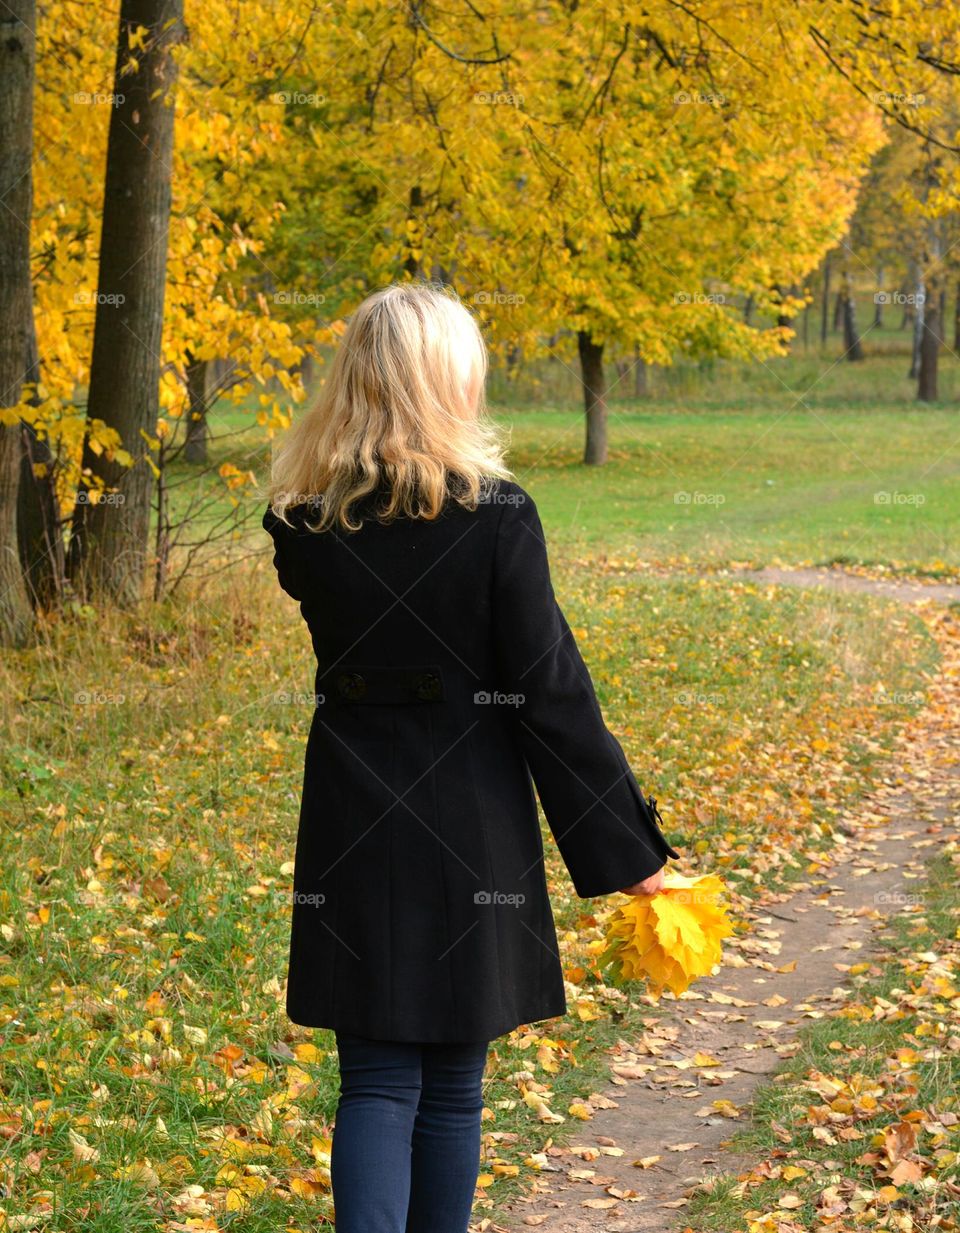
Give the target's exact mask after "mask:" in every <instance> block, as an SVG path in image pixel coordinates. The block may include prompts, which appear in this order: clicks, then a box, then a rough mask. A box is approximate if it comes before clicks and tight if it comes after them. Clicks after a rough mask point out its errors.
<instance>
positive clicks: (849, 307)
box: [840, 278, 863, 362]
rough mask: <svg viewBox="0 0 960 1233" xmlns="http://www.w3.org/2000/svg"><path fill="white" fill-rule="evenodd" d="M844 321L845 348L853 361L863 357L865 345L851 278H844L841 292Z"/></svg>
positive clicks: (846, 354) (847, 355) (849, 358)
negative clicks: (858, 326) (859, 331)
mask: <svg viewBox="0 0 960 1233" xmlns="http://www.w3.org/2000/svg"><path fill="white" fill-rule="evenodd" d="M840 302H841V305H842V321H843V350H844V354H845V356H846V358H847V359H848V360H851V361H854V362H856V361H858V360H862V359H863V347H862V346H861V344H860V335H859V333H858V332H857V314H856V306H855V305H854V302H853V288H852V287H851V286H850V280H849V278H844V280H843V290H842V291H841V292H840Z"/></svg>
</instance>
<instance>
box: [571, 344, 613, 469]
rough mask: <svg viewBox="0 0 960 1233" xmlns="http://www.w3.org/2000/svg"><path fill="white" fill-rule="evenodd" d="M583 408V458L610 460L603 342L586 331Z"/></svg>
mask: <svg viewBox="0 0 960 1233" xmlns="http://www.w3.org/2000/svg"><path fill="white" fill-rule="evenodd" d="M577 347H578V350H579V352H580V380H581V382H582V384H583V409H584V411H585V412H586V418H587V433H586V445H585V448H584V451H583V461H584V462H585V463H587V464H588V465H589V466H595V467H597V466H602V465H603V463H605V462H606V461H607V387H606V382H605V380H604V375H603V343H596V342H594V341H593V339H592V338H591V337H590V334H589V333H588V332H587V331H586V330H580V331H579V332H578V333H577Z"/></svg>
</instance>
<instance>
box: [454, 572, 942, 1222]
mask: <svg viewBox="0 0 960 1233" xmlns="http://www.w3.org/2000/svg"><path fill="white" fill-rule="evenodd" d="M763 572H764V574H766V575H769V573H770V571H763ZM776 572H777V574H778V577H776V578H773V577H768V580H769V581H777V582H782V583H788V582H796V583H799V584H801V585H827V586H830V585H834V584H832V583H831V582H830V581H829V579H824V577H823V571H817V578H816V579H815V580H812V581H811V580H810V579H809V578H808V571H796V574H797V575H801V577H802V578H803V581H802V582H801V577H792V578H787V577H785V576H784V575H786V574H788V573H790V572H791V571H782V570H781V571H776ZM851 577H852V576H851V575H844V576H843V579H844V581H842V582H839V583H838V584H837V589H844V587H845V586H846V582H847V580H849V579H850V578H851ZM863 581H867V582H869V581H871V580H869V579H858V582H863ZM858 589H860V588H859V587H858ZM871 589H873V588H871ZM916 590H917V588H916V587H915V586H914V585H913V584H911V583H909V582H896V583H894V582H891V583H888V584H885V585H884V590H883V593H884V594H886V595H888V596H891V597H893V598H898V599H903V600H906V601H908V602H913V601H914V600H934V598H936V600H939V601H940V602H941V603H942V602H943V601H944V600H947V601H948V602H949V600H950V599H952V598H958V599H960V587H957V588H955V590H956V592H957V594H956V596H954V595H949V596H947V595H939V594H938V595H937V596H936V597H934V595H932V594H931V591H932V590H933V588H931V587H930V586H923V587H922V592H923V593H922V594H920V595H918V594H917V593H916ZM938 629H939V633H938V640H939V642H940V645H941V647H942V650H943V662H942V665H941V672H940V674H939V676H938V678H937V679H936V680H935V681H934V682H933V683H932V684H931V687H930V689H929V691H928V693H927V698H928V704H927V705H926V706H925V707H924V709H923V711H922V712H920V713H919V715H917V716H916V717H915V718H914V719H913V720H911V721H910V723H909V725H907V727H906V728H905V729H904V730H903V732H901V734H900V736H899V738H898V747H897V751H896V753H895V756H894V758H893V759H892V761H891V767H892V768H896V769H892V770H891V772H890V773H889V777H888V778H887V779H886V780H885V781H884V782H883V783H882V784H881V785H880V786H879V787H878V788H877V789H876V790H875V791H874V792H873V793H872V794H871V795H870V796H868V797H866V798H864V799H863V800H861V801H860V802H859V803H858V804H857V806H856V808H855V809H853V810H851V811H850V813H849V814H848V815H846V816H844V817H843V818H841V820H840V821H841V827H842V835H841V842H840V845H839V848H838V849H837V852H836V857H835V863H834V864H833V865H832V866H831V867H830V868H829V870H826V871H824V872H823V873H822V874H819V875H815V876H811V878H810V881H809V882H808V883H803V884H800V885H797V886H796V888H795V889H794V890H793V891H792V892H791V893H790V894H789V895H785V894H784V895H774V896H770V897H768V898H767V900H766V901H765V902H763V903H762V904H757V905H755V907H754V909H753V910H752V911H751V912H750V913H749V914H748V918H749V919H750V922H751V928H750V930H749V932H748V933H747V934H746V935H745V936H744V937H742V938H740V939H728V941H727V942H726V943H725V944H724V945H725V956H724V962H723V965H722V966H721V968H720V969H719V971H718V972H717V974H716V975H715V976H713V977H711V978H710V979H707V980H702V981H699V982H697V984H696V986H695V988H694V989H692V990H690V991H688V993H686V994H685V995H683V997H682V998H680V999H678V1000H676V1001H673V1002H667V1001H665V1002H664V1003H663V1005H664V1006H665V1007H668V1008H669V1009H668V1010H667V1013H666V1014H665V1015H664V1014H662V1013H661V1014H659V1015H657V1016H656V1017H654V1015H653V1014H651V1016H650V1018H649V1019H648V1020H646V1021H645V1025H644V1026H645V1029H646V1030H645V1031H644V1033H643V1035H642V1036H641V1037H640V1039H639V1040H629V1041H628V1040H623V1041H621V1042H620V1044H619V1046H618V1048H617V1050H616V1051H615V1052H614V1054H613V1056H612V1058H611V1061H612V1066H613V1073H612V1081H611V1082H610V1083H609V1084H606V1085H604V1086H603V1087H602V1090H601V1092H600V1096H601V1099H600V1100H599V1101H597V1102H596V1103H597V1105H598V1106H601V1107H598V1109H597V1112H596V1114H595V1115H594V1117H593V1118H592V1119H591V1120H590V1121H586V1122H584V1123H583V1126H582V1130H581V1132H580V1133H578V1134H577V1135H576V1136H575V1137H574V1138H573V1139H572V1141H571V1143H570V1145H569V1146H565V1147H563V1148H551V1149H550V1150H549V1151H548V1167H547V1168H546V1169H544V1170H543V1171H542V1172H541V1173H540V1174H539V1175H538V1177H537V1179H536V1189H535V1190H534V1191H533V1192H532V1193H528V1194H525V1195H523V1196H521V1197H519V1198H517V1199H515V1200H513V1201H511V1202H510V1203H508V1204H506V1205H505V1206H504V1207H502V1208H501V1209H499V1211H498V1213H497V1215H496V1217H495V1218H492V1219H491V1218H490V1217H487V1218H486V1219H484V1220H483V1221H481V1222H479V1223H478V1224H477V1225H475V1226H472V1227H473V1228H475V1229H478V1230H485V1231H489V1233H497V1231H501V1230H510V1231H514V1230H517V1231H519V1230H521V1229H526V1228H531V1227H539V1228H542V1229H544V1230H546V1231H547V1233H586V1231H587V1230H590V1231H591V1233H597V1231H599V1233H653V1230H663V1229H669V1228H671V1227H672V1226H673V1225H674V1224H675V1223H676V1224H678V1225H679V1227H683V1224H684V1223H685V1222H684V1218H683V1208H684V1207H685V1206H686V1205H687V1203H688V1202H689V1199H690V1196H691V1195H692V1193H693V1192H694V1191H696V1190H697V1189H698V1187H699V1186H700V1185H701V1183H703V1182H705V1181H706V1182H708V1181H709V1179H710V1178H711V1177H712V1176H713V1175H715V1174H718V1173H730V1172H733V1173H737V1172H738V1171H739V1170H741V1169H743V1168H746V1167H748V1166H749V1165H750V1164H752V1163H754V1162H753V1161H752V1160H748V1159H746V1158H744V1157H741V1156H738V1155H736V1154H734V1153H733V1151H732V1150H730V1149H727V1148H724V1146H723V1145H724V1142H725V1140H727V1139H728V1138H729V1137H730V1136H731V1134H733V1133H734V1132H735V1131H736V1130H737V1129H738V1127H739V1126H740V1125H741V1124H742V1123H743V1122H745V1121H747V1120H748V1119H749V1116H750V1109H749V1106H750V1102H751V1099H752V1097H753V1095H754V1093H755V1091H756V1089H757V1087H758V1086H759V1085H760V1084H761V1083H762V1082H763V1080H764V1077H765V1076H768V1075H770V1074H771V1073H772V1072H773V1071H774V1070H775V1069H776V1068H777V1066H778V1065H779V1064H780V1062H781V1061H782V1060H783V1059H784V1058H786V1057H789V1056H790V1055H791V1054H793V1053H794V1052H796V1050H797V1049H798V1048H799V1045H798V1042H797V1039H796V1033H797V1031H798V1029H799V1028H800V1027H801V1026H802V1025H803V1023H804V1020H805V1019H806V1018H808V1017H821V1016H822V1015H823V1014H825V1013H828V1012H829V1011H830V1009H831V1008H832V1007H834V1006H835V1005H837V1004H838V1003H840V1002H842V1001H843V1000H844V999H845V998H846V996H847V992H848V989H845V987H844V985H843V981H844V973H845V971H846V970H847V969H848V968H849V967H850V966H852V965H854V964H859V963H862V962H864V961H865V960H867V959H868V958H870V957H871V956H874V955H878V954H879V952H878V944H877V941H876V937H875V935H876V933H877V932H878V931H880V930H882V929H883V927H884V926H885V924H886V921H887V919H888V917H889V916H890V914H891V913H893V912H896V911H898V910H900V909H901V907H902V906H903V905H905V904H909V903H911V902H912V899H911V897H913V896H916V895H917V893H918V891H919V890H920V888H921V885H922V879H923V876H924V864H925V862H926V861H927V860H928V859H930V857H931V856H932V855H934V853H935V852H936V850H937V848H938V846H939V845H940V844H941V843H942V842H944V841H945V840H947V839H949V838H951V837H953V836H954V835H955V834H956V829H957V823H958V822H960V725H958V724H957V722H956V718H957V716H960V624H958V623H957V621H956V618H953V617H949V616H945V615H943V614H942V613H941V616H940V621H939V624H938ZM714 1102H720V1103H717V1104H715V1103H714ZM641 1161H645V1162H646V1167H644V1166H642V1165H640V1164H639V1163H634V1162H641Z"/></svg>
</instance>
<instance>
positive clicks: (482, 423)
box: [267, 283, 510, 531]
mask: <svg viewBox="0 0 960 1233" xmlns="http://www.w3.org/2000/svg"><path fill="white" fill-rule="evenodd" d="M486 374H487V353H486V348H485V346H484V342H483V337H482V335H481V333H480V330H479V327H478V325H477V323H476V321H475V320H474V318H473V316H472V315H471V314H470V312H469V311H468V310H467V309H466V308H465V307H464V305H463V304H462V303H461V302H460V300H459V299H458V298H457V296H456V295H455V294H454V293H453V292H452V291H449V290H447V289H446V288H445V287H443V286H440V285H438V284H432V283H395V284H393V285H392V286H389V287H385V288H383V290H381V291H377V292H375V293H374V294H373V295H370V296H368V297H367V298H366V299H365V300H364V301H363V302H362V303H361V304H360V306H359V307H358V308H357V310H356V311H355V312H354V313H353V314H352V316H351V317H350V320H349V323H348V325H347V329H346V331H345V333H344V335H343V338H342V340H341V342H340V346H339V348H338V349H337V353H336V355H335V357H334V360H333V365H332V368H331V371H330V374H329V376H328V378H327V381H326V383H325V384H324V386H323V389H322V391H321V394H320V397H319V399H318V401H317V403H316V405H315V406H314V407H313V408H312V409H311V410H310V411H308V412H307V414H306V415H305V416H304V417H303V419H301V420H300V421H299V422H298V423H297V424H295V425H294V427H293V428H292V429H290V431H289V432H288V433H287V434H286V435H285V436H284V438H283V439H282V441H281V443H280V445H279V446H278V448H277V450H276V453H275V455H274V461H273V467H272V470H271V475H270V483H269V488H268V494H267V495H268V499H269V501H270V506H271V508H272V509H273V511H274V513H275V514H276V515H277V517H279V518H282V519H283V521H284V522H287V523H289V522H290V518H289V511H290V510H291V509H293V508H295V507H297V506H306V507H307V510H308V512H309V514H310V515H311V517H310V520H307V519H305V520H304V521H305V525H307V526H309V527H310V529H311V530H314V531H322V530H326V529H328V528H329V527H332V526H333V525H335V524H339V525H340V526H341V527H343V528H344V529H346V530H349V531H355V530H357V529H359V527H360V525H361V521H362V520H361V519H359V518H357V517H356V509H355V507H356V505H357V503H358V502H359V501H361V500H362V499H363V498H364V497H366V496H368V495H369V494H372V493H375V492H376V493H380V494H382V496H381V500H380V503H379V505H378V507H377V509H376V517H377V518H378V519H379V520H381V521H385V522H388V521H390V520H391V519H393V518H395V517H397V516H398V515H404V516H407V517H412V518H425V519H432V518H436V517H437V515H438V514H439V513H440V511H441V510H442V509H443V506H444V504H445V503H446V502H447V501H448V500H450V499H451V498H452V499H453V500H456V501H458V502H460V504H462V505H466V506H467V507H469V508H473V507H475V506H476V504H477V502H478V500H479V499H480V498H481V496H482V494H483V493H484V492H485V491H486V490H487V488H488V487H489V485H490V483H491V482H492V481H493V480H494V479H495V478H496V477H502V478H506V477H509V475H510V471H509V470H508V469H507V467H506V465H505V463H504V461H503V446H502V444H501V441H500V439H499V437H498V434H497V433H496V431H495V429H494V427H493V425H492V424H491V423H490V422H489V421H488V420H487V416H486V405H485V401H484V381H485V379H486Z"/></svg>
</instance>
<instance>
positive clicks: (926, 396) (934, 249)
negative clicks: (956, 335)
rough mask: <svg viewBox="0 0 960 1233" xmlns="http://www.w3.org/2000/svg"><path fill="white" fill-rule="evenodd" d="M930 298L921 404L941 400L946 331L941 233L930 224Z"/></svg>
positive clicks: (919, 386)
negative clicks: (939, 383) (942, 349)
mask: <svg viewBox="0 0 960 1233" xmlns="http://www.w3.org/2000/svg"><path fill="white" fill-rule="evenodd" d="M924 265H925V267H926V270H927V275H926V279H925V282H926V291H927V295H926V299H925V300H924V305H923V331H922V333H921V335H920V364H919V371H918V373H917V398H919V400H920V401H921V402H936V401H937V376H938V372H937V370H938V368H939V363H940V335H941V333H942V331H943V326H942V324H941V323H942V321H943V301H944V296H943V289H942V287H941V278H942V273H941V270H940V232H939V230H938V228H937V224H936V222H935V221H934V220H933V219H931V220H929V221H928V223H927V245H926V252H925V254H924Z"/></svg>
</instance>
